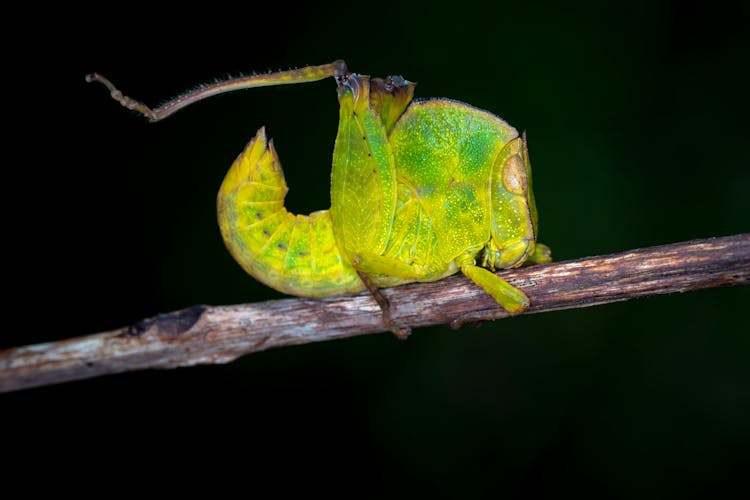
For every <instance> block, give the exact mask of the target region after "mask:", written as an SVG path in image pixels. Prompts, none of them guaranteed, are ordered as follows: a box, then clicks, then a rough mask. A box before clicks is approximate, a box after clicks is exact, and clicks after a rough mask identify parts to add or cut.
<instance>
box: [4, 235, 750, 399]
mask: <svg viewBox="0 0 750 500" xmlns="http://www.w3.org/2000/svg"><path fill="white" fill-rule="evenodd" d="M498 274H499V275H500V276H502V277H503V278H504V279H506V280H508V281H509V282H510V283H512V284H513V285H514V286H518V287H519V288H522V289H523V290H524V291H525V292H526V293H527V294H528V295H529V297H530V298H531V307H530V308H529V309H528V310H527V311H526V312H525V314H532V313H539V312H546V311H554V310H559V309H569V308H575V307H588V306H593V305H598V304H605V303H608V302H616V301H623V300H628V299H631V298H634V297H642V296H647V295H657V294H664V293H674V292H686V291H690V290H698V289H702V288H713V287H721V286H736V285H745V284H748V283H749V282H750V233H746V234H739V235H735V236H728V237H723V238H709V239H704V240H694V241H688V242H684V243H676V244H672V245H664V246H658V247H651V248H643V249H637V250H631V251H627V252H622V253H617V254H612V255H605V256H600V257H590V258H584V259H578V260H572V261H566V262H557V263H552V264H546V265H539V266H531V267H527V268H521V269H515V270H512V271H504V272H501V273H498ZM383 292H384V294H385V296H386V297H387V298H388V300H389V301H390V303H391V305H392V306H391V313H392V317H393V320H394V321H395V322H397V323H399V324H402V325H409V326H411V327H421V326H428V325H436V324H446V323H450V324H451V325H452V326H454V327H458V326H460V325H461V324H462V323H464V322H467V321H476V320H487V319H498V318H503V317H506V316H508V314H507V313H506V312H505V311H504V310H502V309H501V308H500V307H498V305H497V304H496V303H495V302H494V300H493V299H492V298H490V297H489V296H487V295H486V294H485V293H483V292H482V290H481V289H479V288H478V287H477V286H475V285H474V284H472V283H471V282H469V281H468V280H467V279H466V278H463V277H461V276H452V277H450V278H446V279H444V280H441V281H438V282H434V283H415V284H410V285H404V286H400V287H396V288H390V289H386V290H383ZM385 329H386V328H385V326H384V325H383V322H382V317H381V314H380V309H379V306H378V304H377V303H376V302H375V300H374V299H373V298H372V297H371V296H370V295H368V294H364V293H363V294H359V295H354V296H342V297H334V298H329V299H323V300H312V299H301V298H293V299H283V300H272V301H267V302H259V303H255V304H244V305H234V306H193V307H191V308H188V309H184V310H181V311H176V312H171V313H167V314H160V315H159V316H156V317H154V318H149V319H145V320H143V321H140V322H138V323H136V324H134V325H132V326H130V327H125V328H120V329H118V330H114V331H110V332H104V333H98V334H94V335H89V336H85V337H77V338H72V339H68V340H62V341H59V342H50V343H45V344H36V345H30V346H24V347H16V348H12V349H7V350H5V351H0V392H1V391H12V390H17V389H23V388H28V387H35V386H40V385H46V384H55V383H60V382H65V381H70V380H77V379H84V378H90V377H96V376H100V375H105V374H112V373H119V372H124V371H130V370H141V369H146V368H173V367H178V366H190V365H196V364H208V363H227V362H230V361H232V360H234V359H236V358H237V357H239V356H242V355H245V354H248V353H252V352H257V351H263V350H266V349H271V348H274V347H282V346H288V345H295V344H304V343H307V342H319V341H324V340H332V339H340V338H345V337H352V336H355V335H364V334H367V333H375V332H381V331H384V330H385Z"/></svg>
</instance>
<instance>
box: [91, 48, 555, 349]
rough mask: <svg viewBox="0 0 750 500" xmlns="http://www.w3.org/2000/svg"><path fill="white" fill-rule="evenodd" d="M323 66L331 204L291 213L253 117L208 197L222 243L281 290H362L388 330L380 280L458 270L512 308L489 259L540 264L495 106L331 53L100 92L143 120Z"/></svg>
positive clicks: (509, 289) (523, 175)
mask: <svg viewBox="0 0 750 500" xmlns="http://www.w3.org/2000/svg"><path fill="white" fill-rule="evenodd" d="M331 76H332V77H335V80H336V83H337V85H338V100H339V106H340V118H339V126H338V132H337V135H336V143H335V146H334V150H333V170H332V172H331V208H330V209H329V210H322V211H318V212H313V213H311V214H310V215H294V214H292V213H290V212H288V211H287V210H286V208H285V207H284V197H285V196H286V193H287V191H288V189H287V186H286V182H285V180H284V174H283V172H282V169H281V165H280V163H279V159H278V156H277V154H276V150H275V149H274V147H273V143H272V142H270V141H267V140H266V134H265V129H264V128H261V129H260V130H259V131H258V133H257V135H256V136H255V138H253V139H252V140H251V141H250V143H249V144H248V145H247V147H246V148H245V150H244V151H243V152H242V153H240V155H239V156H238V157H237V159H236V160H235V162H234V164H233V165H232V166H231V168H230V169H229V172H228V173H227V175H226V177H225V179H224V182H223V183H222V185H221V188H220V190H219V195H218V218H219V226H220V228H221V234H222V236H223V238H224V242H225V243H226V246H227V248H228V249H229V251H230V252H231V254H232V255H233V256H234V258H235V259H236V260H237V262H238V263H239V264H240V265H241V266H242V268H243V269H245V271H247V272H248V273H249V274H251V275H252V276H253V277H255V278H256V279H257V280H259V281H261V282H263V283H265V284H266V285H268V286H270V287H272V288H275V289H276V290H279V291H281V292H284V293H287V294H290V295H298V296H303V297H328V296H332V295H339V294H345V293H352V292H359V291H361V290H364V289H368V290H369V291H370V292H372V294H373V295H374V297H375V298H376V299H377V300H378V302H379V303H380V305H381V307H382V309H383V314H384V318H385V320H386V323H387V324H388V326H389V327H390V328H391V329H392V330H393V331H394V332H395V333H396V334H397V335H399V336H405V335H407V334H408V328H406V327H403V326H399V325H396V324H393V322H392V321H391V320H390V315H389V311H388V303H387V301H386V300H385V298H384V297H383V296H382V294H380V292H379V289H380V288H383V287H391V286H396V285H401V284H404V283H411V282H415V281H436V280H439V279H441V278H444V277H446V276H449V275H452V274H455V273H456V272H458V271H461V272H462V273H463V274H464V275H466V276H467V277H468V278H469V279H470V280H471V281H473V282H474V283H476V284H477V285H479V286H480V287H481V288H482V289H484V291H485V292H487V293H488V294H489V295H491V296H492V297H493V298H494V299H495V300H496V301H497V303H498V304H500V305H501V306H502V307H503V308H505V309H506V310H507V311H508V312H510V313H511V314H515V313H519V312H521V311H523V310H524V309H526V308H527V307H528V306H529V299H528V297H527V296H526V294H524V293H523V292H522V291H521V290H519V289H518V288H515V287H513V286H512V285H510V284H509V283H507V282H506V281H504V280H503V279H501V278H499V277H498V276H497V275H495V274H494V273H492V272H490V271H494V270H495V269H508V268H513V267H518V266H520V265H522V264H524V263H544V262H549V261H550V260H551V259H550V251H549V248H548V247H546V246H545V245H542V244H538V243H536V237H537V232H538V225H537V211H536V206H535V203H534V195H533V192H532V189H531V165H530V163H529V155H528V150H527V147H526V138H525V136H519V134H518V132H517V131H516V129H514V128H513V127H511V126H510V125H508V124H507V123H506V122H505V121H503V120H501V119H500V118H498V117H497V116H495V115H493V114H491V113H488V112H487V111H482V110H480V109H477V108H474V107H472V106H469V105H467V104H464V103H461V102H457V101H453V100H449V99H429V100H422V101H412V97H413V93H414V85H415V84H414V83H412V82H409V81H407V80H405V79H404V78H402V77H400V76H393V77H388V78H385V79H380V78H370V77H369V76H365V75H359V74H354V73H349V72H348V70H347V68H346V65H345V64H344V62H343V61H336V62H333V63H331V64H326V65H322V66H309V67H305V68H301V69H296V70H289V71H281V72H276V73H268V74H263V75H253V76H249V77H242V78H237V79H230V80H226V81H222V82H218V83H216V84H212V85H207V86H203V87H199V88H198V89H197V90H195V91H192V92H190V93H187V94H185V95H182V96H180V97H177V98H176V99H174V100H172V101H169V102H167V103H166V104H164V105H163V106H160V107H159V108H156V109H153V110H152V109H150V108H148V107H147V106H145V105H144V104H142V103H140V102H138V101H135V100H133V99H130V98H129V97H126V96H124V95H122V93H121V92H119V91H118V90H117V89H116V88H115V87H114V86H113V85H112V84H111V83H110V82H109V81H108V80H107V79H106V78H104V77H102V76H100V75H97V74H92V75H88V76H87V77H86V78H87V80H88V81H98V82H100V83H102V84H104V85H105V86H107V88H109V90H110V92H111V94H112V97H114V98H115V99H117V100H118V101H119V102H120V103H122V104H123V105H124V106H126V107H128V108H129V109H134V110H136V111H139V112H140V113H142V114H144V115H145V116H146V117H147V118H149V119H150V120H151V121H158V120H161V119H163V118H165V117H167V116H169V115H171V114H172V113H174V112H176V111H178V110H179V109H181V108H183V107H185V106H187V105H189V104H191V103H193V102H196V101H198V100H201V99H203V98H206V97H209V96H212V95H216V94H219V93H223V92H227V91H231V90H237V89H244V88H251V87H260V86H268V85H282V84H290V83H301V82H311V81H316V80H320V79H323V78H326V77H331Z"/></svg>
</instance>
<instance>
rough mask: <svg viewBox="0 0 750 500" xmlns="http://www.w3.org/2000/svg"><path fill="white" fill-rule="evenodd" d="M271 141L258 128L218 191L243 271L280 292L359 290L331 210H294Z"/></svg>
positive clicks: (229, 242) (226, 234)
mask: <svg viewBox="0 0 750 500" xmlns="http://www.w3.org/2000/svg"><path fill="white" fill-rule="evenodd" d="M287 191H288V188H287V186H286V181H285V179H284V173H283V171H282V169H281V165H280V164H279V160H278V156H277V154H276V151H275V149H274V147H273V144H272V143H268V142H267V141H266V135H265V130H264V129H262V128H261V129H260V130H259V131H258V133H257V135H256V136H255V138H254V139H253V140H252V141H250V143H249V144H248V146H247V147H246V148H245V150H244V151H243V152H242V153H241V154H240V155H239V156H238V157H237V159H236V160H235V162H234V164H232V167H231V168H230V169H229V172H227V175H226V177H225V178H224V182H223V183H222V185H221V189H220V190H219V196H218V216H219V226H220V228H221V234H222V237H223V238H224V243H225V244H226V246H227V248H228V249H229V251H230V253H231V254H232V256H233V257H234V258H235V260H236V261H237V262H238V263H239V264H240V265H241V266H242V268H243V269H245V271H247V272H248V273H249V274H250V275H252V276H253V277H255V278H256V279H257V280H259V281H261V282H263V283H265V284H266V285H268V286H270V287H272V288H275V289H276V290H279V291H281V292H284V293H287V294H291V295H300V296H306V297H326V296H329V295H336V294H341V293H347V292H354V291H359V290H361V289H362V288H363V285H362V282H361V280H360V279H359V277H358V276H357V273H356V272H355V271H354V269H353V268H352V267H351V266H350V265H349V264H348V263H346V262H344V261H343V259H342V258H341V253H340V252H339V249H338V247H337V246H336V242H335V239H334V236H333V228H332V224H331V217H330V213H329V211H327V210H325V211H320V212H314V213H312V214H310V215H294V214H292V213H290V212H289V211H287V209H286V208H285V207H284V197H285V196H286V193H287Z"/></svg>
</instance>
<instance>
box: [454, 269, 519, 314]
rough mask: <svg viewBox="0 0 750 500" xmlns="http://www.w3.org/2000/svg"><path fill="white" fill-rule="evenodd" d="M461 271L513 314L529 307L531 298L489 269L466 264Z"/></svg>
mask: <svg viewBox="0 0 750 500" xmlns="http://www.w3.org/2000/svg"><path fill="white" fill-rule="evenodd" d="M461 272H462V273H464V275H466V277H467V278H469V279H470V280H471V281H473V282H474V283H476V284H477V285H479V286H480V287H482V289H483V290H484V291H485V292H487V294H488V295H490V296H491V297H492V298H493V299H495V300H496V301H497V303H498V304H500V305H501V306H502V307H503V309H505V310H506V311H508V312H509V313H511V314H518V313H520V312H523V311H524V310H525V309H526V308H527V307H529V304H530V302H529V298H528V297H527V296H526V294H525V293H523V292H522V291H521V290H519V289H518V288H516V287H514V286H513V285H511V284H510V283H508V282H507V281H505V280H503V279H502V278H499V277H498V276H497V275H495V274H493V273H491V272H490V271H488V270H487V269H484V268H482V267H478V266H474V265H471V264H465V265H462V266H461Z"/></svg>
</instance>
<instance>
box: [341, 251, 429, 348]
mask: <svg viewBox="0 0 750 500" xmlns="http://www.w3.org/2000/svg"><path fill="white" fill-rule="evenodd" d="M353 265H354V268H355V269H356V270H357V274H359V277H360V279H361V280H362V283H364V284H365V287H366V288H367V290H368V291H369V292H370V294H372V296H373V298H374V299H375V300H376V301H377V303H378V305H379V306H380V310H381V311H382V314H383V322H384V323H385V324H386V326H387V327H388V328H389V329H390V330H391V331H392V332H393V334H394V335H395V336H396V337H397V338H399V339H401V340H404V339H406V338H407V337H408V336H409V334H411V328H409V327H408V326H404V325H399V324H398V323H396V322H395V321H394V320H393V318H392V317H391V304H390V302H389V301H388V299H387V298H386V297H385V295H384V294H383V292H382V291H381V290H380V288H378V286H377V285H376V284H375V283H374V281H373V278H372V277H373V276H388V277H389V278H399V279H403V280H405V281H415V280H416V279H417V277H418V276H419V274H418V272H417V270H416V269H415V268H414V267H412V266H410V265H409V264H406V263H405V262H402V261H400V260H398V259H394V258H392V257H385V256H382V255H371V254H365V255H357V256H356V257H355V258H354V263H353Z"/></svg>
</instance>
